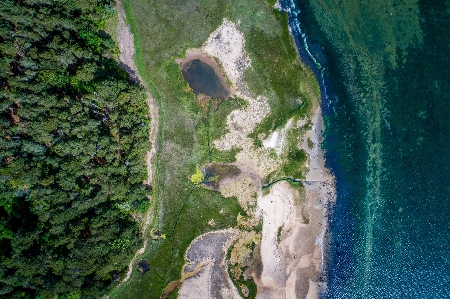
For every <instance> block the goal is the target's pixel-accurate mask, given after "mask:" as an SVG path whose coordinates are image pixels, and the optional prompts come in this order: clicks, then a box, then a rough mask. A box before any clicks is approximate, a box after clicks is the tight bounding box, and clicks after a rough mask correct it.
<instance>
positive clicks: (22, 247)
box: [0, 0, 149, 299]
mask: <svg viewBox="0 0 450 299" xmlns="http://www.w3.org/2000/svg"><path fill="white" fill-rule="evenodd" d="M113 5H114V2H113V1H109V0H97V1H75V0H68V1H50V0H43V1H12V0H4V1H2V3H1V5H0V103H1V110H0V121H1V124H0V126H1V130H0V134H1V138H0V261H1V262H0V298H42V299H43V298H67V299H68V298H71V299H79V298H99V297H100V296H102V295H105V293H106V292H107V291H108V290H109V289H110V288H111V287H112V286H113V285H115V284H116V283H118V281H120V280H121V278H122V277H123V273H124V272H125V270H126V269H127V266H128V261H129V260H130V259H131V257H132V256H133V254H134V253H135V251H136V250H137V248H138V247H139V246H140V243H141V241H142V240H141V236H140V233H139V222H138V221H137V219H138V218H139V217H138V216H139V215H140V214H141V213H142V212H144V211H145V210H146V209H148V207H149V202H148V201H149V200H148V197H147V196H148V192H149V188H148V187H149V186H145V185H143V181H144V180H146V178H147V172H146V167H145V153H146V150H147V148H148V147H149V144H148V123H149V118H148V116H147V115H148V108H147V105H146V104H145V93H144V92H143V90H142V88H140V87H139V86H138V85H137V84H135V83H131V82H130V81H129V80H128V75H127V73H125V72H124V71H122V70H120V69H119V68H118V66H117V63H116V61H115V60H114V59H113V58H114V56H115V53H117V52H118V51H117V48H116V46H115V43H114V42H113V40H112V39H111V37H110V36H109V35H108V34H107V33H106V32H105V31H104V30H103V29H104V25H105V20H106V19H107V18H108V17H110V16H111V15H112V14H113V13H114V10H113Z"/></svg>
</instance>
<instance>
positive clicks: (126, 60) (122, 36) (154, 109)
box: [117, 1, 159, 284]
mask: <svg viewBox="0 0 450 299" xmlns="http://www.w3.org/2000/svg"><path fill="white" fill-rule="evenodd" d="M117 12H118V17H119V25H118V27H117V38H118V42H119V48H120V57H119V59H120V67H121V68H122V69H124V70H125V71H126V72H128V74H129V75H130V79H131V80H134V81H138V82H140V84H142V86H143V87H144V88H145V90H146V93H147V99H146V102H147V105H148V109H149V116H150V128H149V131H150V134H149V141H150V144H151V147H150V150H149V151H148V152H147V155H146V164H147V173H148V178H147V181H145V182H144V184H149V185H150V184H151V183H152V181H153V164H152V160H153V158H154V157H155V155H156V138H157V135H158V126H159V114H158V104H157V103H156V100H155V99H154V98H153V96H152V95H151V93H150V91H149V88H148V86H147V84H146V83H145V81H144V80H142V78H141V77H140V76H139V73H138V70H137V67H136V65H135V63H134V60H133V56H134V54H135V48H134V37H133V34H132V33H131V31H130V28H129V26H128V24H127V23H126V22H125V19H126V17H125V10H124V8H123V3H122V1H118V2H117ZM149 200H151V199H149ZM153 218H154V213H153V209H149V210H148V212H147V213H145V215H143V220H142V221H141V225H142V227H141V229H142V237H143V239H144V244H143V246H142V247H141V248H140V249H139V250H138V251H137V252H136V254H135V255H134V257H133V259H132V260H131V262H130V264H129V266H128V272H127V275H126V277H125V278H124V279H123V280H122V282H121V284H122V283H124V282H126V281H128V279H130V277H131V273H132V272H133V265H134V264H135V263H136V261H137V260H138V258H139V257H140V256H141V255H142V254H143V253H144V252H145V250H146V249H147V244H148V229H149V227H150V224H151V223H152V221H153Z"/></svg>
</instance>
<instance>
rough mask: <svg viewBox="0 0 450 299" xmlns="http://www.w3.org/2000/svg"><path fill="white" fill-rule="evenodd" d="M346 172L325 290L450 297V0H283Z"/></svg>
mask: <svg viewBox="0 0 450 299" xmlns="http://www.w3.org/2000/svg"><path fill="white" fill-rule="evenodd" d="M281 4H282V6H283V8H284V9H285V10H286V11H288V13H289V16H290V21H289V22H290V24H289V25H290V28H291V30H292V33H293V37H294V39H295V41H296V44H297V47H298V49H299V53H300V55H301V56H302V59H303V60H304V61H305V62H306V63H307V64H308V65H310V66H311V67H312V68H313V70H314V72H315V74H316V76H317V78H318V80H319V82H320V83H321V91H322V107H323V110H324V118H325V122H326V127H327V129H326V132H325V141H324V144H323V147H324V149H325V151H326V158H327V166H328V167H330V168H331V169H332V171H333V172H334V174H335V177H336V181H337V201H336V204H335V205H334V206H332V207H330V210H331V216H330V219H329V242H328V246H327V252H326V267H325V270H326V271H325V277H324V279H325V281H326V283H327V293H326V294H324V295H323V296H324V297H327V298H450V202H449V201H450V125H449V121H450V58H449V57H450V1H430V0H428V1H415V0H402V1H400V0H396V1H394V0H371V1H369V0H365V1H357V0H354V1H334V0H321V1H317V0H282V1H281Z"/></svg>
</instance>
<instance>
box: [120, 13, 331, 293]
mask: <svg viewBox="0 0 450 299" xmlns="http://www.w3.org/2000/svg"><path fill="white" fill-rule="evenodd" d="M246 34H248V32H246ZM288 37H289V36H286V38H288ZM291 37H292V35H291ZM244 45H245V38H244V32H243V31H241V28H240V22H236V21H235V22H233V21H230V20H228V19H227V18H223V22H222V24H221V25H220V26H219V27H218V28H217V29H216V30H215V31H213V32H212V33H211V34H210V37H209V38H208V39H207V40H206V41H205V42H204V44H203V46H202V47H201V48H200V49H194V50H195V51H199V52H198V53H197V55H202V54H203V55H205V56H207V57H209V59H211V58H214V60H216V62H217V63H218V65H219V66H220V69H221V71H222V72H223V73H225V74H226V77H227V78H228V79H229V81H231V83H232V85H231V88H232V90H233V94H234V95H236V97H239V98H240V99H241V100H244V101H246V102H247V104H246V105H241V108H240V109H236V110H233V111H232V112H231V113H229V114H228V117H227V118H226V128H225V130H224V135H222V136H221V137H220V138H218V139H215V140H211V146H212V147H215V148H216V149H217V150H219V151H229V150H231V149H236V148H238V149H239V151H238V152H237V154H236V161H235V162H233V164H234V165H236V166H237V167H239V169H241V170H242V172H243V174H244V175H243V176H242V177H239V178H232V179H229V180H227V181H223V184H221V185H220V190H219V191H220V193H221V195H222V196H223V197H224V198H226V199H228V198H230V197H234V198H236V199H237V201H238V202H239V204H240V205H241V207H242V208H243V209H244V211H245V212H246V213H247V215H246V216H245V217H243V216H241V214H239V215H238V217H237V227H238V228H239V229H240V232H241V233H240V235H239V238H242V237H243V236H246V235H249V232H248V230H250V231H252V230H254V231H255V235H254V236H253V237H252V241H251V242H254V243H253V244H257V245H256V249H255V250H257V251H255V252H254V253H255V256H256V255H257V256H260V257H261V259H260V261H257V262H256V264H255V265H254V266H252V267H250V269H251V273H248V272H246V273H247V274H248V276H247V277H249V276H251V277H253V280H254V282H255V283H256V285H257V287H258V293H257V294H256V298H262V299H263V298H318V294H319V292H320V287H321V286H320V284H319V280H320V276H321V269H322V265H323V245H322V244H323V241H322V239H321V238H322V236H323V235H324V232H325V230H326V224H327V219H326V216H327V212H326V206H327V203H328V201H329V198H330V197H329V195H330V193H332V194H334V193H333V191H332V190H331V189H333V188H331V189H330V188H328V189H326V188H324V186H334V185H333V183H329V181H330V180H331V179H330V177H328V176H327V174H329V172H328V171H327V170H326V169H325V168H324V165H325V160H324V158H323V153H322V152H321V151H320V140H321V135H320V134H321V130H322V127H323V119H322V116H321V109H320V106H321V103H320V102H319V97H320V96H319V94H318V92H317V95H315V96H314V97H313V98H312V103H313V106H314V107H308V110H307V111H308V112H305V113H304V114H301V115H302V116H301V117H300V118H298V116H297V117H294V118H290V119H288V120H287V123H286V125H285V127H284V128H279V130H281V131H280V133H279V134H271V133H273V132H264V134H260V135H265V137H259V135H258V138H259V139H260V140H261V139H263V138H266V137H267V134H268V135H269V136H271V139H270V142H268V143H266V144H263V146H261V145H260V146H256V145H255V144H254V140H253V137H249V135H250V134H251V133H252V132H253V131H254V129H255V128H256V127H257V126H258V125H259V124H260V123H261V122H262V120H263V119H264V118H265V117H267V116H268V115H270V113H272V111H271V107H270V105H269V102H268V100H269V99H268V98H267V97H266V96H265V95H263V94H261V93H260V92H261V91H259V92H255V94H253V93H251V92H250V91H249V90H248V87H247V82H246V79H247V78H245V77H244V72H245V71H246V69H247V68H249V67H250V66H251V64H252V61H251V60H250V57H249V56H248V55H247V53H246V51H245V46H244ZM294 48H295V47H294ZM296 50H297V55H298V58H299V61H297V62H296V63H299V64H300V65H301V67H303V69H305V65H304V64H303V60H302V59H301V56H300V55H299V53H298V49H296ZM189 53H191V54H192V53H193V52H189V50H188V51H187V52H185V53H184V55H183V56H178V57H184V58H179V60H178V64H180V60H183V59H187V58H188V57H189V55H190V54H189ZM131 57H132V55H131ZM252 57H253V56H252ZM216 58H217V59H216ZM300 61H302V62H300ZM255 62H257V61H256V60H255ZM302 64H303V65H302ZM311 79H312V76H311ZM319 85H320V84H319ZM317 90H318V88H317ZM293 120H295V121H293ZM152 121H153V119H152ZM311 124H312V125H311ZM290 130H299V131H300V132H301V134H302V135H303V136H302V137H301V139H300V140H299V143H298V145H297V146H296V148H298V149H303V150H304V151H306V152H307V153H308V156H309V157H310V158H309V165H308V168H309V170H307V173H306V180H305V182H303V183H300V184H297V185H296V186H295V184H294V185H291V184H290V183H288V182H286V181H280V182H276V183H274V184H273V185H272V186H271V188H270V191H269V194H265V191H263V188H262V186H263V184H262V182H263V181H265V180H266V179H267V178H268V177H269V176H270V175H271V174H273V173H275V177H276V176H277V175H281V174H282V173H281V172H279V171H280V170H281V169H282V166H283V165H284V164H285V163H289V162H288V160H286V151H287V148H288V147H289V148H291V147H292V148H293V146H292V145H291V144H289V145H288V141H287V138H286V134H287V132H288V131H290ZM277 131H278V130H277ZM296 142H297V141H296ZM311 143H312V144H313V145H312V146H311ZM274 144H275V145H276V146H275V147H276V148H274V147H273V145H274ZM152 146H153V143H152ZM310 147H311V148H310ZM150 170H151V168H150ZM305 171H306V170H305ZM277 173H278V174H277ZM303 173H304V172H303ZM168 175H169V174H168ZM302 176H303V174H302ZM150 178H151V174H150V171H149V179H150ZM313 180H314V182H313ZM221 183H222V182H221ZM249 186H250V187H249ZM239 190H240V191H239ZM330 190H331V191H330ZM244 191H245V192H244ZM327 196H328V197H327ZM331 198H332V196H331ZM221 213H222V212H221ZM213 220H214V219H212V218H211V219H208V225H209V226H210V227H214V221H213ZM260 220H262V223H261V222H260ZM209 223H211V224H209ZM259 225H261V226H262V228H260V227H259ZM280 228H281V229H280ZM260 229H261V230H260ZM201 236H202V235H201ZM249 236H250V235H249ZM249 238H250V237H249ZM249 240H250V239H249ZM258 240H259V241H258ZM192 242H194V241H192ZM255 242H256V243H255ZM238 243H239V242H235V243H233V244H230V249H229V250H231V254H232V255H233V254H237V253H239V252H241V251H242V250H243V252H248V251H246V250H247V248H248V246H249V243H246V244H238ZM192 244H193V243H191V245H192ZM146 245H147V243H146V244H145V245H144V247H143V251H144V250H145V248H146ZM241 245H242V247H239V246H241ZM266 245H267V246H266ZM245 246H247V247H245ZM141 250H142V249H141ZM252 250H254V249H252ZM259 250H261V251H259ZM250 252H252V251H250ZM229 253H230V251H229ZM139 254H140V252H138V253H137V254H136V256H135V258H134V259H133V261H134V260H135V259H136V258H137V257H138V256H139ZM238 255H239V254H238ZM251 255H253V253H252V254H251ZM133 261H132V263H133ZM132 263H130V266H132ZM225 263H229V261H228V260H227V261H226V262H225ZM258 263H259V266H258ZM228 265H229V264H228ZM233 265H235V264H233ZM237 265H239V266H240V268H242V269H244V267H246V266H245V264H239V263H238V264H237ZM208 267H209V266H206V267H205V268H204V269H205V271H206V270H207V269H209V268H208ZM233 267H235V268H234V269H236V268H237V266H233ZM130 269H131V268H130ZM258 269H259V270H258ZM201 271H203V270H202V269H199V272H198V273H199V275H194V276H192V277H185V278H186V279H187V280H186V282H187V283H188V284H190V285H191V286H193V287H195V285H196V280H197V278H198V277H199V276H202V277H203V280H204V274H202V272H201ZM208 271H209V270H208ZM229 271H231V270H229ZM208 273H212V272H211V271H209V272H208ZM129 274H131V272H129ZM247 274H245V273H244V279H246V278H245V277H246V276H245V275H247ZM208 275H209V274H208ZM229 275H232V274H231V272H229ZM277 275H280V277H282V279H280V277H277ZM147 276H148V275H147ZM182 277H183V276H182ZM128 278H129V276H128V277H127V279H128ZM176 279H177V278H175V280H176ZM175 280H173V279H172V281H175ZM125 281H126V279H125ZM132 281H133V279H132ZM233 281H234V283H235V285H236V286H238V284H236V283H237V282H236V280H233ZM209 283H210V282H209ZM239 286H242V285H239ZM242 290H245V289H242ZM242 290H240V291H242ZM234 295H236V293H235V294H234ZM240 295H241V296H242V292H240ZM234 297H235V298H239V297H237V296H234ZM244 297H245V296H244ZM180 298H182V297H180Z"/></svg>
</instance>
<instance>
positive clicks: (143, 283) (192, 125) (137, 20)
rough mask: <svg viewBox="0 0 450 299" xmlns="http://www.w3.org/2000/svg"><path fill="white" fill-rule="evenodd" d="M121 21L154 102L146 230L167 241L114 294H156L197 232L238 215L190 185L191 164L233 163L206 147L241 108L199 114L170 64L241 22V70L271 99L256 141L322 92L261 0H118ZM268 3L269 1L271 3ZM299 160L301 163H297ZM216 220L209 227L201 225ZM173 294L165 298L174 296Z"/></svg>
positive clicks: (232, 103) (228, 202)
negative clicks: (156, 116)
mask: <svg viewBox="0 0 450 299" xmlns="http://www.w3.org/2000/svg"><path fill="white" fill-rule="evenodd" d="M123 2H124V6H125V10H126V15H127V22H128V23H129V24H130V25H131V30H132V32H133V34H134V36H135V47H136V56H135V61H136V64H137V67H138V69H139V72H140V74H141V76H142V78H143V79H144V80H145V81H146V83H147V84H148V85H149V87H150V89H151V92H152V94H153V96H154V97H155V98H156V100H157V101H158V104H159V106H160V109H159V112H160V128H159V133H158V146H157V151H158V153H157V158H156V162H155V163H156V174H155V176H154V177H155V178H154V182H153V199H154V200H156V201H157V203H156V205H157V210H156V217H155V220H154V223H153V227H156V228H158V229H160V230H161V231H162V233H163V234H165V235H166V239H158V240H149V242H150V243H149V247H148V250H147V251H146V252H145V254H144V255H143V256H142V258H143V259H147V260H148V261H149V264H150V271H149V272H147V273H146V274H145V275H144V276H142V275H141V274H140V273H139V272H138V271H133V274H132V277H131V279H130V280H129V281H128V282H127V283H125V284H123V285H122V286H121V287H120V288H118V289H116V290H115V291H114V292H113V293H112V294H111V298H121V299H122V298H124V299H125V298H159V297H160V296H161V293H162V291H163V289H164V288H165V287H166V286H167V284H168V283H170V282H171V281H175V280H178V279H179V278H180V271H181V268H182V265H183V264H184V262H185V261H184V253H185V251H186V249H187V248H188V246H189V244H190V243H191V241H192V240H193V239H194V238H196V237H197V236H199V235H201V234H203V233H205V232H208V231H212V230H217V229H223V228H227V227H232V226H234V225H235V224H236V217H237V215H238V213H239V212H241V214H243V211H242V209H241V207H240V206H239V204H238V202H237V200H236V199H235V198H228V199H225V198H223V197H221V195H220V193H218V192H213V191H208V190H206V189H204V188H201V187H199V186H196V185H194V184H192V183H191V182H190V180H189V177H190V176H191V175H192V174H193V173H195V171H196V167H197V165H203V164H206V163H211V162H232V161H234V159H235V154H236V151H230V152H219V151H218V150H216V149H214V148H212V146H210V144H211V143H212V141H213V140H215V139H217V138H219V137H220V136H222V135H223V134H224V133H225V130H226V126H225V124H226V117H227V115H228V114H229V113H230V112H231V111H232V110H234V109H238V108H240V107H241V106H242V105H245V102H244V101H243V100H241V99H237V98H236V99H229V100H227V101H224V102H223V103H221V104H220V105H219V108H218V110H217V111H214V109H213V108H212V105H210V106H209V107H208V108H207V109H206V110H203V109H202V108H201V107H200V106H199V105H198V104H197V99H196V98H195V96H194V94H193V92H192V91H190V89H189V88H187V87H188V85H187V83H186V82H185V80H184V78H183V76H182V73H181V70H180V68H179V65H178V64H177V63H176V62H175V60H176V59H178V58H182V57H184V55H185V52H186V50H187V49H189V48H199V47H201V46H202V44H203V43H204V42H205V40H206V39H207V38H208V36H209V35H210V33H211V32H212V31H214V30H215V29H216V28H217V27H218V26H219V25H220V24H221V23H222V20H223V18H228V19H230V20H231V21H233V22H238V21H240V27H239V29H240V30H241V31H242V32H243V33H244V35H245V38H246V51H247V54H248V55H249V56H250V58H251V60H252V69H249V70H248V71H247V73H246V74H245V79H246V82H247V84H248V86H249V89H250V91H251V92H252V93H253V94H254V95H259V94H262V95H265V96H267V97H268V98H269V102H270V106H271V108H272V111H273V113H272V114H271V115H270V116H269V117H267V118H266V119H265V120H264V122H263V123H262V124H261V125H260V126H259V127H258V128H257V130H256V132H255V136H257V134H258V133H261V132H269V131H271V130H273V129H276V128H278V127H281V126H283V125H284V124H285V123H286V122H287V120H288V119H289V118H291V117H293V116H296V117H300V116H301V115H302V114H305V113H308V111H310V109H309V108H310V107H311V106H312V105H315V104H314V103H317V101H318V97H319V88H318V86H317V83H316V81H315V78H314V76H313V74H312V72H311V71H310V70H309V69H307V68H306V67H305V66H304V65H302V64H301V62H300V60H299V58H298V57H297V53H296V50H295V48H294V44H293V42H292V41H291V39H290V36H289V32H288V29H287V16H286V15H285V14H282V13H280V12H278V11H276V10H274V9H273V8H272V5H273V3H272V4H271V3H269V2H267V1H264V0H229V1H226V0H203V1H202V0H197V1H181V2H180V1H176V0H166V1H153V0H124V1H123ZM272 2H273V1H272ZM300 158H302V157H300ZM211 219H213V220H214V222H215V225H214V226H211V225H209V224H208V222H209V221H210V220H211ZM176 295H177V294H176V292H174V293H172V294H171V295H170V296H169V298H176Z"/></svg>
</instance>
